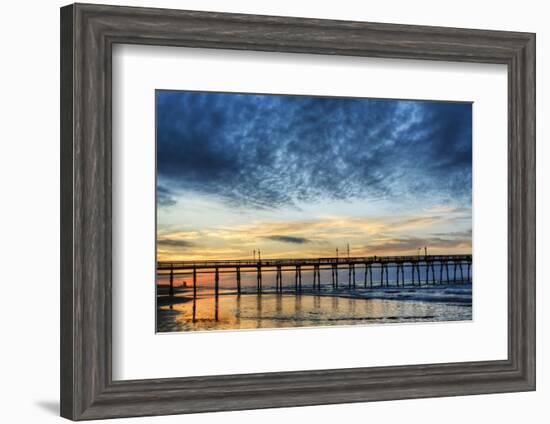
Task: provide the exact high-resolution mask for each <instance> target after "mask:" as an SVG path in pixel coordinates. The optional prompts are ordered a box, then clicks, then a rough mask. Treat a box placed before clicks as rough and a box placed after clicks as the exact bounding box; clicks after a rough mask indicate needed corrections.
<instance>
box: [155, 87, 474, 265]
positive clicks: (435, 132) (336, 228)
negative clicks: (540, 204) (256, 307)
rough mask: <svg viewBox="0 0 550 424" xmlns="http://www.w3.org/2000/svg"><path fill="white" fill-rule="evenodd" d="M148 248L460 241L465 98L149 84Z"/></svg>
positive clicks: (453, 244) (385, 247)
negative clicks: (152, 196) (151, 221)
mask: <svg viewBox="0 0 550 424" xmlns="http://www.w3.org/2000/svg"><path fill="white" fill-rule="evenodd" d="M156 109H157V110H156V114H157V134H156V138H157V258H158V260H201V259H203V260H214V259H249V258H252V257H253V255H254V252H255V251H256V252H257V251H258V250H260V251H261V257H262V258H266V259H267V258H306V257H334V256H335V255H336V249H339V254H340V255H347V246H348V245H349V249H350V255H352V256H371V255H378V256H382V255H410V254H416V253H417V252H418V249H419V248H422V249H423V248H424V246H427V248H428V253H429V254H452V253H471V238H472V191H471V189H472V105H471V103H465V102H435V101H418V100H389V99H364V98H338V97H315V96H289V95H258V94H235V93H209V92H188V91H157V92H156Z"/></svg>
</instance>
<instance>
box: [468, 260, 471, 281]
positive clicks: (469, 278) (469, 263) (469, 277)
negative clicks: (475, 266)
mask: <svg viewBox="0 0 550 424" xmlns="http://www.w3.org/2000/svg"><path fill="white" fill-rule="evenodd" d="M471 267H472V263H471V262H468V283H471V282H472V278H471V276H470V269H471Z"/></svg>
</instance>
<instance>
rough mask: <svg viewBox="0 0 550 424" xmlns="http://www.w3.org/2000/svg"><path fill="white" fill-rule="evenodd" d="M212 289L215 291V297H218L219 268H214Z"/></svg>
mask: <svg viewBox="0 0 550 424" xmlns="http://www.w3.org/2000/svg"><path fill="white" fill-rule="evenodd" d="M214 290H215V292H216V297H218V295H219V293H220V270H219V269H218V268H216V272H215V274H214Z"/></svg>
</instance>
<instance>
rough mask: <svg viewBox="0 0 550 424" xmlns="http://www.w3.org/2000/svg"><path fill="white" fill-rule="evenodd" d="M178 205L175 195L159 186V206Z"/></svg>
mask: <svg viewBox="0 0 550 424" xmlns="http://www.w3.org/2000/svg"><path fill="white" fill-rule="evenodd" d="M176 203H177V201H176V199H175V198H174V194H173V193H172V192H171V191H170V190H168V189H167V188H166V187H164V186H161V185H158V186H157V204H158V205H159V206H174V205H175V204H176Z"/></svg>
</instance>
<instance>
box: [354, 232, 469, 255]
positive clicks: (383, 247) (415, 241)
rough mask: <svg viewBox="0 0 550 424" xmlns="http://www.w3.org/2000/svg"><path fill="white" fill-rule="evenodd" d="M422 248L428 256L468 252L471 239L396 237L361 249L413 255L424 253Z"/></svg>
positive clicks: (378, 241) (380, 252) (381, 253)
mask: <svg viewBox="0 0 550 424" xmlns="http://www.w3.org/2000/svg"><path fill="white" fill-rule="evenodd" d="M424 246H426V247H427V248H428V253H429V254H437V253H445V252H447V251H453V252H461V251H463V252H470V251H471V249H472V239H471V237H454V236H452V235H451V236H450V237H437V236H427V237H396V238H391V239H378V240H373V241H371V242H370V243H369V244H368V245H365V246H363V247H362V250H364V251H367V252H372V253H377V254H380V255H383V254H409V255H410V254H415V253H416V252H417V251H418V249H422V252H424V250H423V249H424Z"/></svg>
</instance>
